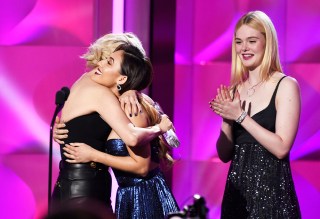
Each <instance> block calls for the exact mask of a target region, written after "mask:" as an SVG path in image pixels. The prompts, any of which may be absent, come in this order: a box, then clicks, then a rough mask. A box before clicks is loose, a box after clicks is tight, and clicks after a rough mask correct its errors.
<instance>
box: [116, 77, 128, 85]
mask: <svg viewBox="0 0 320 219" xmlns="http://www.w3.org/2000/svg"><path fill="white" fill-rule="evenodd" d="M127 79H128V77H127V76H125V75H121V76H120V77H119V79H118V84H124V83H126V81H127Z"/></svg>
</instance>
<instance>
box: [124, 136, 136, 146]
mask: <svg viewBox="0 0 320 219" xmlns="http://www.w3.org/2000/svg"><path fill="white" fill-rule="evenodd" d="M123 141H124V143H125V144H126V145H127V146H129V147H135V146H137V145H138V143H139V140H138V137H137V136H136V135H133V134H131V135H128V136H126V138H125V139H123Z"/></svg>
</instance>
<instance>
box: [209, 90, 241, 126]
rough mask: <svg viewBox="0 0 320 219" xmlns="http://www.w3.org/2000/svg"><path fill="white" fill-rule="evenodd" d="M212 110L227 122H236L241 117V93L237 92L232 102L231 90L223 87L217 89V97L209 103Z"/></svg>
mask: <svg viewBox="0 0 320 219" xmlns="http://www.w3.org/2000/svg"><path fill="white" fill-rule="evenodd" d="M209 104H210V108H211V109H212V110H213V111H214V112H215V113H216V114H217V115H219V116H221V117H222V118H223V119H225V120H233V121H234V120H236V119H238V118H239V116H240V115H241V112H242V110H241V105H240V104H241V103H240V95H239V92H238V91H236V92H235V95H234V98H233V100H232V98H231V96H230V92H229V89H228V88H227V87H226V86H224V85H221V87H220V88H218V89H217V96H216V98H215V99H213V100H212V101H210V102H209Z"/></svg>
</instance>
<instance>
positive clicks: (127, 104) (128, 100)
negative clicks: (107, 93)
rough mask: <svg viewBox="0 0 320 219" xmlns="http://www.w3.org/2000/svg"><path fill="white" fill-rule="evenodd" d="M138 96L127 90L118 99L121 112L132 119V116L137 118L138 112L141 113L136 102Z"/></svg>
mask: <svg viewBox="0 0 320 219" xmlns="http://www.w3.org/2000/svg"><path fill="white" fill-rule="evenodd" d="M139 95H141V94H140V93H139V92H138V91H136V90H128V91H126V92H124V93H123V94H122V95H121V96H120V97H119V101H120V104H121V108H122V110H123V111H125V112H126V114H127V115H129V116H130V117H132V114H134V115H135V116H137V115H138V113H139V112H142V110H141V105H140V103H139V100H138V97H139Z"/></svg>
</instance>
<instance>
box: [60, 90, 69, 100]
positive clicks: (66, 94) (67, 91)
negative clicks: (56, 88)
mask: <svg viewBox="0 0 320 219" xmlns="http://www.w3.org/2000/svg"><path fill="white" fill-rule="evenodd" d="M61 91H63V92H64V95H65V96H64V100H65V101H66V100H67V99H68V97H69V94H70V89H69V88H68V87H62V88H61Z"/></svg>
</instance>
